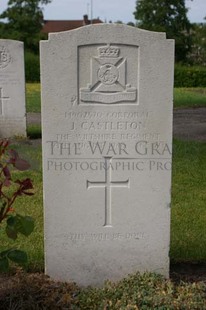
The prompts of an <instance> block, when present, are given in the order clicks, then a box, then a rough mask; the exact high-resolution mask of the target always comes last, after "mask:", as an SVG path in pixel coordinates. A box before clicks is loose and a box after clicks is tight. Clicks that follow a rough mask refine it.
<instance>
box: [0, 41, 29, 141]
mask: <svg viewBox="0 0 206 310" xmlns="http://www.w3.org/2000/svg"><path fill="white" fill-rule="evenodd" d="M15 135H16V136H26V110H25V76H24V45H23V42H19V41H14V40H3V39H0V138H9V137H13V136H15Z"/></svg>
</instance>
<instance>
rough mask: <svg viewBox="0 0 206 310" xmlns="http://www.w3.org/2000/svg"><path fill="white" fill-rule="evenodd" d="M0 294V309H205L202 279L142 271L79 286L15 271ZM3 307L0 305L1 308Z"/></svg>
mask: <svg viewBox="0 0 206 310" xmlns="http://www.w3.org/2000/svg"><path fill="white" fill-rule="evenodd" d="M9 287H10V289H7V288H6V287H4V288H3V290H2V292H1V294H0V309H21V310H27V309H30V310H33V309H34V310H37V309H39V310H40V309H56V310H58V309H59V310H62V309H73V310H80V309H81V310H151V309H156V310H179V309H185V310H186V309H187V310H189V309H191V310H194V309H206V301H205V291H206V285H205V284H204V282H199V283H184V282H181V283H180V284H175V283H174V282H172V281H171V280H166V279H164V278H163V277H161V276H159V275H156V274H151V273H145V274H139V273H136V274H134V275H130V276H128V277H127V278H125V279H123V280H121V281H120V282H117V283H112V282H107V283H106V284H105V285H104V286H103V288H91V287H89V288H80V287H78V286H77V285H75V284H74V283H62V282H54V281H51V280H50V279H49V278H48V277H47V276H44V275H43V274H24V273H17V274H16V275H15V277H13V278H12V279H10V285H9ZM1 307H2V308H1Z"/></svg>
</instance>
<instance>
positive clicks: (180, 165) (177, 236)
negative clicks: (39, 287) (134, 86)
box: [0, 141, 206, 271]
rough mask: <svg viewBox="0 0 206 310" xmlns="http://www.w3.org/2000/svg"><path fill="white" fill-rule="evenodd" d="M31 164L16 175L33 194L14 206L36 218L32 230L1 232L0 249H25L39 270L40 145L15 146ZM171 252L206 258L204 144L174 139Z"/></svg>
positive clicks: (177, 255)
mask: <svg viewBox="0 0 206 310" xmlns="http://www.w3.org/2000/svg"><path fill="white" fill-rule="evenodd" d="M15 148H17V149H18V152H19V153H20V154H22V156H23V157H24V158H26V159H29V162H30V163H31V169H30V170H29V171H27V172H23V173H19V172H18V173H16V177H17V178H20V177H22V176H24V177H30V178H31V179H32V180H33V184H34V192H35V195H34V196H32V197H27V196H25V197H20V198H19V199H17V200H16V204H15V209H16V210H17V212H19V213H20V214H26V215H30V216H32V217H33V218H34V219H35V230H34V232H33V233H32V234H31V235H30V236H29V237H24V236H20V237H19V238H18V239H17V240H16V241H12V240H9V239H8V238H7V237H6V235H5V233H4V232H3V231H1V243H0V250H3V249H6V248H8V247H17V248H19V249H20V248H21V249H24V250H26V251H27V253H28V256H29V264H28V266H27V268H28V270H32V271H42V270H43V266H44V251H43V202H42V169H41V148H40V146H39V147H37V148H34V147H32V146H29V145H26V144H24V145H21V146H18V147H17V146H15ZM172 184H173V186H172V210H171V212H172V216H171V251H170V258H171V260H172V261H173V262H183V261H190V262H191V261H199V262H202V261H206V224H205V223H206V144H205V143H198V142H197V143H196V142H184V141H174V147H173V179H172Z"/></svg>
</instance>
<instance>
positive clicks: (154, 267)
mask: <svg viewBox="0 0 206 310" xmlns="http://www.w3.org/2000/svg"><path fill="white" fill-rule="evenodd" d="M173 59H174V42H173V40H166V37H165V34H164V33H155V32H149V31H144V30H140V29H137V28H133V27H129V26H125V25H108V24H104V25H95V26H88V27H82V28H80V29H78V30H74V31H69V32H62V33H55V34H50V36H49V40H48V41H44V42H42V43H41V74H42V112H43V118H42V121H43V161H44V163H43V165H44V168H43V170H44V205H45V251H46V273H47V274H49V275H50V276H51V277H53V278H55V279H60V280H67V281H75V282H77V283H78V284H80V285H101V284H102V283H103V282H104V280H106V279H110V280H117V279H120V278H121V277H123V276H126V275H127V274H128V273H132V272H135V271H137V270H139V271H142V272H143V271H146V270H148V271H154V272H157V273H161V274H163V275H165V276H168V272H169V257H168V255H169V240H170V187H171V145H172V93H173V62H174V60H173Z"/></svg>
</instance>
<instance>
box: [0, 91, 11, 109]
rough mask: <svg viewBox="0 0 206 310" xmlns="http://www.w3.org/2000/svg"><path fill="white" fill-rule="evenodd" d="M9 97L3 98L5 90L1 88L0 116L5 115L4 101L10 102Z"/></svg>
mask: <svg viewBox="0 0 206 310" xmlns="http://www.w3.org/2000/svg"><path fill="white" fill-rule="evenodd" d="M9 99H10V98H9V97H4V96H3V88H2V87H0V115H2V114H3V100H9Z"/></svg>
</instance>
